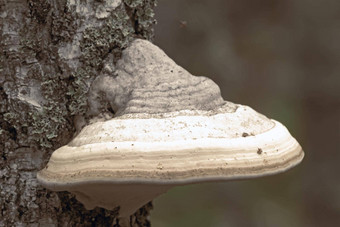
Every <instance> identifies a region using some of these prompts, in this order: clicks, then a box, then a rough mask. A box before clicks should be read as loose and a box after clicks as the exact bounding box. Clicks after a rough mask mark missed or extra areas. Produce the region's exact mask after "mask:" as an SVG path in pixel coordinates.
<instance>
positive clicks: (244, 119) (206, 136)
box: [38, 40, 304, 217]
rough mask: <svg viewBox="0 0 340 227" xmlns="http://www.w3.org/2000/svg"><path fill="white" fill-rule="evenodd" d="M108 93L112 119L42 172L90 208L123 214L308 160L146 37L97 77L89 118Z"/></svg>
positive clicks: (44, 179)
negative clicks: (163, 197)
mask: <svg viewBox="0 0 340 227" xmlns="http://www.w3.org/2000/svg"><path fill="white" fill-rule="evenodd" d="M103 94H104V96H105V99H107V100H108V102H110V105H111V107H112V109H113V110H114V111H115V117H114V118H113V119H111V120H107V121H99V122H95V123H92V124H90V125H88V126H86V127H85V128H84V129H83V130H82V131H81V132H80V133H79V135H77V137H76V138H74V139H73V140H72V141H71V142H70V143H69V144H68V145H66V146H63V147H61V148H59V149H58V150H56V151H55V152H54V153H53V154H52V157H51V159H50V161H49V163H48V166H47V167H46V168H45V169H43V170H42V171H40V172H39V173H38V180H39V182H40V183H41V184H42V185H44V186H45V187H47V188H49V189H51V190H56V191H65V190H67V191H70V192H72V193H74V194H76V196H77V199H78V200H80V201H81V202H82V203H83V204H84V205H85V206H86V207H87V208H88V209H93V208H94V207H96V206H99V207H104V208H107V209H113V208H114V207H117V206H120V215H121V216H122V217H126V216H129V215H131V214H132V213H133V212H135V211H136V210H137V209H138V208H139V207H141V206H142V205H144V204H145V203H147V202H148V201H150V200H152V199H153V198H155V197H156V196H158V195H160V194H162V193H164V192H166V191H167V190H168V189H169V188H171V187H173V186H176V185H184V184H188V183H195V182H206V181H223V180H228V179H237V178H250V177H257V176H264V175H269V174H275V173H279V172H283V171H285V170H287V169H289V168H291V167H293V166H295V165H297V164H298V163H299V162H300V161H301V160H302V158H303V156H304V153H303V151H302V149H301V147H300V145H299V144H298V142H297V141H296V140H295V139H294V138H293V137H292V136H291V135H290V134H289V132H288V130H287V129H286V128H285V127H284V126H283V125H282V124H281V123H279V122H277V121H275V120H270V119H268V118H266V117H265V116H263V115H261V114H259V113H257V112H256V111H254V110H253V109H251V108H250V107H247V106H243V105H237V104H233V103H231V102H227V101H224V100H223V99H222V97H221V95H220V90H219V88H218V86H217V85H216V84H215V83H214V82H213V81H211V80H210V79H208V78H206V77H196V76H192V75H191V74H190V73H188V72H187V71H186V70H185V69H183V68H182V67H180V66H178V65H176V63H175V62H174V61H173V60H171V59H170V58H169V57H168V56H166V55H165V53H164V52H163V51H162V50H161V49H159V48H158V47H157V46H155V45H153V44H152V43H150V42H148V41H145V40H135V41H134V42H132V43H131V45H130V46H129V47H128V48H127V49H126V50H124V51H123V55H122V59H121V60H120V61H119V62H118V63H117V65H116V72H115V75H111V76H108V75H107V76H101V77H98V78H97V79H96V80H95V81H94V83H93V85H92V87H91V91H90V95H89V104H90V112H91V113H92V114H98V113H99V112H100V109H101V106H100V105H101V103H102V100H100V99H101V98H103V97H102V96H103Z"/></svg>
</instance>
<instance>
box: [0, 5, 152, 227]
mask: <svg viewBox="0 0 340 227" xmlns="http://www.w3.org/2000/svg"><path fill="white" fill-rule="evenodd" d="M155 1H156V0H0V51H1V55H0V155H1V157H0V183H1V185H0V194H1V196H0V217H1V218H0V226H119V220H118V219H117V214H118V212H119V208H117V209H116V210H113V211H109V210H105V209H102V208H96V209H94V210H91V211H88V210H85V208H84V207H83V205H82V204H80V203H79V202H78V201H77V200H76V199H75V198H74V196H73V195H71V194H69V193H67V192H59V193H56V192H51V191H48V190H46V189H44V188H42V187H41V186H40V185H39V184H38V183H37V180H36V173H37V171H38V170H40V169H42V168H43V167H44V166H45V165H46V163H47V161H48V159H49V157H50V155H51V153H52V152H53V151H54V150H55V149H56V148H58V147H60V146H62V145H65V144H66V143H68V142H69V141H70V140H71V139H72V137H73V135H74V134H75V133H76V132H77V131H79V130H80V129H81V128H82V127H83V126H84V125H85V124H86V121H87V120H88V119H87V118H88V115H86V111H87V95H86V94H87V91H88V89H89V87H90V85H91V82H92V81H93V80H94V79H95V77H96V76H98V75H100V74H101V73H104V72H105V73H112V71H113V70H114V63H115V62H116V61H117V60H118V59H119V57H120V53H121V51H122V49H124V48H125V47H126V46H127V45H128V43H129V42H130V41H131V40H132V39H134V38H135V37H142V38H145V39H148V40H150V39H152V37H153V29H152V25H153V24H154V22H155V21H154V19H153V16H154V13H153V7H154V6H155V5H156V3H155ZM151 208H152V205H151V203H149V204H147V205H145V206H144V207H143V208H141V209H140V210H139V211H138V212H136V213H135V214H134V215H132V216H131V217H130V220H129V221H128V222H130V226H150V222H149V221H148V219H147V217H148V215H149V211H150V210H151Z"/></svg>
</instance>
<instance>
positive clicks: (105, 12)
mask: <svg viewBox="0 0 340 227" xmlns="http://www.w3.org/2000/svg"><path fill="white" fill-rule="evenodd" d="M98 2H99V3H100V4H99V5H97V8H96V18H98V19H104V18H106V17H108V16H109V15H110V13H111V11H112V10H114V9H115V8H116V7H117V6H119V5H120V4H121V3H122V1H121V0H106V1H98Z"/></svg>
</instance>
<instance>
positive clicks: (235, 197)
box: [151, 0, 340, 227]
mask: <svg viewBox="0 0 340 227" xmlns="http://www.w3.org/2000/svg"><path fill="white" fill-rule="evenodd" d="M156 18H157V20H158V25H156V27H155V32H156V37H155V43H156V44H157V45H158V46H160V47H161V48H162V49H163V50H164V51H165V52H166V53H167V54H168V55H169V56H170V57H171V58H173V59H174V60H175V61H176V62H177V63H178V64H179V65H181V66H183V67H184V68H186V69H187V70H188V71H189V72H191V73H192V74H194V75H199V76H207V77H210V78H211V79H213V80H214V81H215V82H216V83H217V84H218V85H219V86H220V88H221V91H222V95H223V97H224V98H225V99H226V100H229V101H232V102H235V103H241V104H246V105H249V106H251V107H253V108H254V109H255V110H257V111H258V112H260V113H263V114H265V115H267V116H268V117H270V118H274V119H276V120H279V121H281V122H282V123H283V124H285V125H286V126H287V128H288V129H289V130H290V132H291V133H292V135H293V136H294V137H295V138H296V139H297V140H298V141H299V142H300V144H301V145H302V147H303V149H304V151H305V153H306V157H305V159H304V161H303V162H302V163H301V164H300V165H299V166H297V167H296V168H294V169H292V170H290V171H288V172H286V173H283V174H279V175H275V176H271V177H265V178H260V179H252V180H244V181H233V182H225V183H210V184H198V185H190V186H186V187H177V188H174V189H172V190H170V191H169V192H168V193H166V194H164V195H162V196H160V197H159V198H157V199H155V200H154V210H153V212H152V214H151V220H152V224H153V226H155V227H168V226H177V227H182V226H196V227H200V226H202V227H203V226H204V227H209V226H212V227H218V226H237V227H239V226H241V227H242V226H247V227H249V226H261V227H263V226H270V227H272V226H274V227H280V226H282V227H285V226H290V227H295V226H311V227H313V226H323V227H325V226H340V146H339V141H340V118H339V116H340V44H339V43H340V1H339V0H323V1H317V0H315V1H313V0H298V1H297V0H224V1H223V0H210V1H208V0H196V1H195V0H185V1H183V0H182V1H180V0H159V2H158V7H157V8H156Z"/></svg>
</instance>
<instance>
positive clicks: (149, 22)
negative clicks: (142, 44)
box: [123, 0, 157, 40]
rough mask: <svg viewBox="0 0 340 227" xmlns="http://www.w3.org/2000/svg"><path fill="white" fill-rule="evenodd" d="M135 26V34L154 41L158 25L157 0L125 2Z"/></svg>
mask: <svg viewBox="0 0 340 227" xmlns="http://www.w3.org/2000/svg"><path fill="white" fill-rule="evenodd" d="M123 1H124V4H125V5H126V8H127V11H128V13H129V16H130V19H131V21H132V24H133V26H134V30H135V33H136V34H137V35H139V36H140V37H143V38H145V39H147V40H152V39H153V35H154V31H153V25H154V24H156V20H155V18H154V15H155V13H154V7H155V6H156V5H157V0H150V1H144V0H123Z"/></svg>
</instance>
